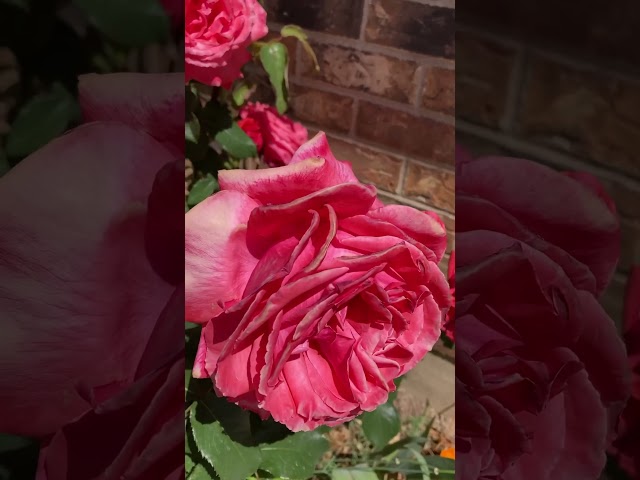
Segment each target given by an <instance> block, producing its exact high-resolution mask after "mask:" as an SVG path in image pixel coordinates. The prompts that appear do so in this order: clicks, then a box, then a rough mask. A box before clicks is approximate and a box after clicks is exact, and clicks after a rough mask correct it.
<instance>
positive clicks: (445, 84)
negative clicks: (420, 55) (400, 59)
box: [422, 67, 456, 115]
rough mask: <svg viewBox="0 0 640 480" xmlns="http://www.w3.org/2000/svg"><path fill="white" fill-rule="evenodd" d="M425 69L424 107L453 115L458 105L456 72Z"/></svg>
mask: <svg viewBox="0 0 640 480" xmlns="http://www.w3.org/2000/svg"><path fill="white" fill-rule="evenodd" d="M425 69H426V74H425V79H424V87H423V90H422V106H423V107H424V108H426V109H428V110H433V111H435V112H442V113H446V114H448V115H453V114H454V113H455V105H456V77H455V71H454V70H449V69H447V68H439V67H425Z"/></svg>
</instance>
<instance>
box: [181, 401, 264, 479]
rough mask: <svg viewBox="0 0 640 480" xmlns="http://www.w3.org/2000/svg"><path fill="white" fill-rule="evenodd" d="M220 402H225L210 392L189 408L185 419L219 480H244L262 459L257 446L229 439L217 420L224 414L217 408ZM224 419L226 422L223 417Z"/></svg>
mask: <svg viewBox="0 0 640 480" xmlns="http://www.w3.org/2000/svg"><path fill="white" fill-rule="evenodd" d="M220 401H223V402H226V400H224V399H218V398H216V397H215V395H213V394H211V395H209V396H208V397H207V399H206V400H204V401H201V402H199V403H198V405H197V407H196V408H193V409H192V410H191V414H190V418H189V420H190V424H191V431H192V433H193V438H194V440H195V444H196V445H197V447H198V450H199V451H200V454H201V455H202V456H203V457H204V458H205V459H206V460H207V462H209V463H210V464H211V466H212V467H213V468H214V469H215V470H216V473H217V474H218V476H219V477H220V479H221V480H244V479H245V478H246V477H248V476H249V475H251V474H253V473H254V472H255V471H256V470H257V469H258V467H259V465H260V462H261V460H262V456H261V453H260V449H259V448H257V447H247V446H244V445H242V444H240V443H238V442H236V441H234V440H232V439H231V437H230V436H229V434H228V432H227V429H226V428H223V427H222V424H221V423H220V419H222V418H223V416H224V414H223V413H221V412H219V411H218V410H217V406H219V405H220ZM227 403H228V402H227ZM225 421H226V423H229V419H228V418H226V417H225Z"/></svg>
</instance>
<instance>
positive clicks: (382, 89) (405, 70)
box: [302, 44, 418, 103]
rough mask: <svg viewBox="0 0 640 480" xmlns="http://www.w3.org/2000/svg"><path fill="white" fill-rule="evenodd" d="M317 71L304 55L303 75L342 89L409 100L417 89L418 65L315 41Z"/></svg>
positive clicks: (405, 101) (401, 100)
mask: <svg viewBox="0 0 640 480" xmlns="http://www.w3.org/2000/svg"><path fill="white" fill-rule="evenodd" d="M313 48H314V50H315V52H316V55H317V57H318V63H319V65H320V72H316V71H315V69H313V67H312V63H311V61H310V60H309V59H308V57H307V56H306V55H305V56H303V58H304V62H303V70H302V75H303V76H304V77H307V78H313V79H322V80H323V81H325V82H327V83H329V84H331V85H335V86H338V87H343V88H351V89H354V90H359V91H362V92H367V93H372V94H374V95H379V96H381V97H385V98H388V99H390V100H396V101H399V102H403V103H409V102H411V101H412V100H413V98H414V97H415V91H416V89H417V88H418V86H417V85H418V84H417V82H418V74H417V69H418V65H417V64H416V63H415V62H412V61H406V60H400V59H397V58H393V57H390V56H387V55H382V54H378V53H369V52H363V51H358V50H356V49H353V48H344V47H340V46H336V45H322V44H314V45H313Z"/></svg>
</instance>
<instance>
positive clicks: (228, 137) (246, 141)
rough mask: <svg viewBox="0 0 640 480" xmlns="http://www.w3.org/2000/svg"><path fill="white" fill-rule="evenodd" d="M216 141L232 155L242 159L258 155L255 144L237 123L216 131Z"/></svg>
mask: <svg viewBox="0 0 640 480" xmlns="http://www.w3.org/2000/svg"><path fill="white" fill-rule="evenodd" d="M216 142H218V143H219V144H220V146H221V147H222V148H223V149H224V151H225V152H227V153H228V154H229V155H231V156H232V157H235V158H238V159H243V158H251V157H256V156H258V149H257V148H256V144H255V143H253V140H251V137H249V135H247V134H246V133H244V130H242V128H240V126H239V125H238V124H237V123H234V124H233V125H232V126H231V128H227V129H226V130H223V131H221V132H220V133H218V134H217V135H216Z"/></svg>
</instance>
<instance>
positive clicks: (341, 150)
mask: <svg viewBox="0 0 640 480" xmlns="http://www.w3.org/2000/svg"><path fill="white" fill-rule="evenodd" d="M329 145H330V146H331V151H332V152H333V154H334V155H335V156H336V158H337V159H338V160H344V161H348V162H350V163H351V165H352V166H353V171H354V172H355V174H356V176H357V177H358V179H359V180H360V181H361V182H365V183H372V184H374V185H375V186H376V187H379V188H381V189H383V190H386V191H388V192H395V190H396V188H398V181H399V179H400V169H401V167H402V160H400V159H399V158H397V157H394V156H391V155H386V154H384V153H381V152H379V151H377V150H374V149H371V148H369V147H367V146H366V145H362V144H358V143H352V142H345V141H342V140H338V139H337V138H334V137H330V138H329Z"/></svg>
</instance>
